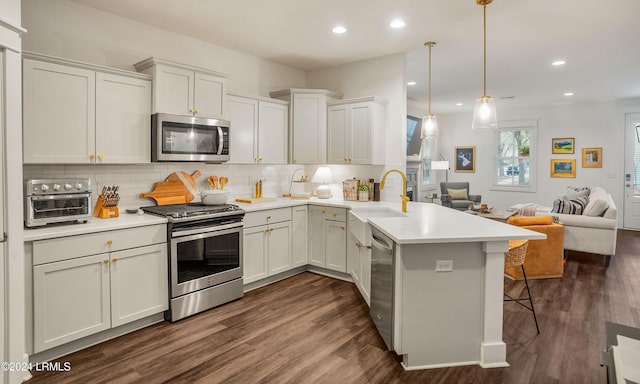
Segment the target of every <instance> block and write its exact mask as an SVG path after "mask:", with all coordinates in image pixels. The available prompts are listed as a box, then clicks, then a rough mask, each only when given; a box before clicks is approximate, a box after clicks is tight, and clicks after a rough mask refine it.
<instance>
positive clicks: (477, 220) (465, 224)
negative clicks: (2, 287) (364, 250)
mask: <svg viewBox="0 0 640 384" xmlns="http://www.w3.org/2000/svg"><path fill="white" fill-rule="evenodd" d="M234 204H237V205H238V206H240V207H241V208H242V209H244V210H245V211H246V212H255V211H262V210H266V209H277V208H287V207H293V206H299V205H305V204H310V205H323V206H329V207H336V208H346V209H353V210H359V209H380V208H387V209H391V210H394V211H397V212H400V210H401V204H400V201H397V202H389V201H378V202H359V201H344V200H342V199H337V198H333V199H318V198H311V199H308V200H297V199H287V198H281V199H277V200H276V201H271V202H265V203H254V204H248V203H234ZM404 215H405V216H403V217H373V218H370V219H368V222H369V223H370V224H371V225H372V226H374V227H376V228H378V229H379V230H381V231H382V232H384V233H385V234H386V235H387V236H389V237H390V238H391V239H393V241H395V242H396V243H399V244H417V243H447V242H449V243H450V242H460V241H462V242H471V241H504V240H512V239H544V238H546V236H545V235H544V234H542V233H539V232H534V231H530V230H528V229H524V228H520V227H516V226H513V225H508V224H504V223H501V222H498V221H495V220H490V219H486V218H482V217H478V216H474V215H470V214H468V213H464V212H461V211H456V210H454V209H451V208H446V207H442V206H440V205H437V204H429V203H414V202H409V203H408V205H407V212H406V213H404ZM166 222H167V220H166V219H165V218H163V217H159V216H155V215H151V214H144V215H138V214H128V213H124V214H121V215H120V217H117V218H113V219H98V218H92V219H91V220H90V222H89V223H86V224H68V225H54V226H48V227H41V228H36V229H30V228H25V230H24V241H34V240H42V239H50V238H55V237H65V236H73V235H82V234H87V233H94V232H101V231H111V230H118V229H126V228H132V227H140V226H146V225H154V224H164V223H166Z"/></svg>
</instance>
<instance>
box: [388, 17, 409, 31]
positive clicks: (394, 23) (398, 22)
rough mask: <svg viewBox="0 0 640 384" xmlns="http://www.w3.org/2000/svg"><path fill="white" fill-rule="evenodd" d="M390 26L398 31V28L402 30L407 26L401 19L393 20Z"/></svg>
mask: <svg viewBox="0 0 640 384" xmlns="http://www.w3.org/2000/svg"><path fill="white" fill-rule="evenodd" d="M389 26H390V27H391V28H396V29H397V28H402V27H404V26H405V23H404V21H402V20H400V19H395V20H393V21H392V22H391V23H389Z"/></svg>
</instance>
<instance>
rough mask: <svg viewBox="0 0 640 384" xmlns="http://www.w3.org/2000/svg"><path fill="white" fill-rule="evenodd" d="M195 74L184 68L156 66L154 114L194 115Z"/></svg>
mask: <svg viewBox="0 0 640 384" xmlns="http://www.w3.org/2000/svg"><path fill="white" fill-rule="evenodd" d="M194 77H195V74H194V72H193V71H189V70H186V69H182V68H176V67H172V66H167V65H160V64H158V65H156V73H155V84H154V85H155V87H156V89H155V90H154V91H153V92H154V95H155V103H154V107H155V109H154V112H161V113H173V114H177V115H188V114H191V113H193V109H194V107H193V105H194V103H193V96H194V90H193V84H194Z"/></svg>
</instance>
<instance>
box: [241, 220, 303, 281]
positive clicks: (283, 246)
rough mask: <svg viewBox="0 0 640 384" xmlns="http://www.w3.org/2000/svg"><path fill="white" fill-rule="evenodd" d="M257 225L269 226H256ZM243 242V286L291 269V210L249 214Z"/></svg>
mask: <svg viewBox="0 0 640 384" xmlns="http://www.w3.org/2000/svg"><path fill="white" fill-rule="evenodd" d="M256 223H269V224H263V225H255V224H256ZM245 226H249V227H245V228H244V240H243V251H242V252H243V270H244V272H243V279H244V284H248V283H252V282H254V281H258V280H261V279H264V278H266V277H268V276H271V275H275V274H278V273H280V272H284V271H287V270H289V269H291V268H292V267H293V266H292V258H291V233H292V228H291V208H279V209H270V210H265V211H257V212H249V213H247V214H246V215H245Z"/></svg>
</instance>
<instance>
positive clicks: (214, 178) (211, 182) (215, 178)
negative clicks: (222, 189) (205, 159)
mask: <svg viewBox="0 0 640 384" xmlns="http://www.w3.org/2000/svg"><path fill="white" fill-rule="evenodd" d="M209 185H210V186H211V188H213V189H218V176H209Z"/></svg>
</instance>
